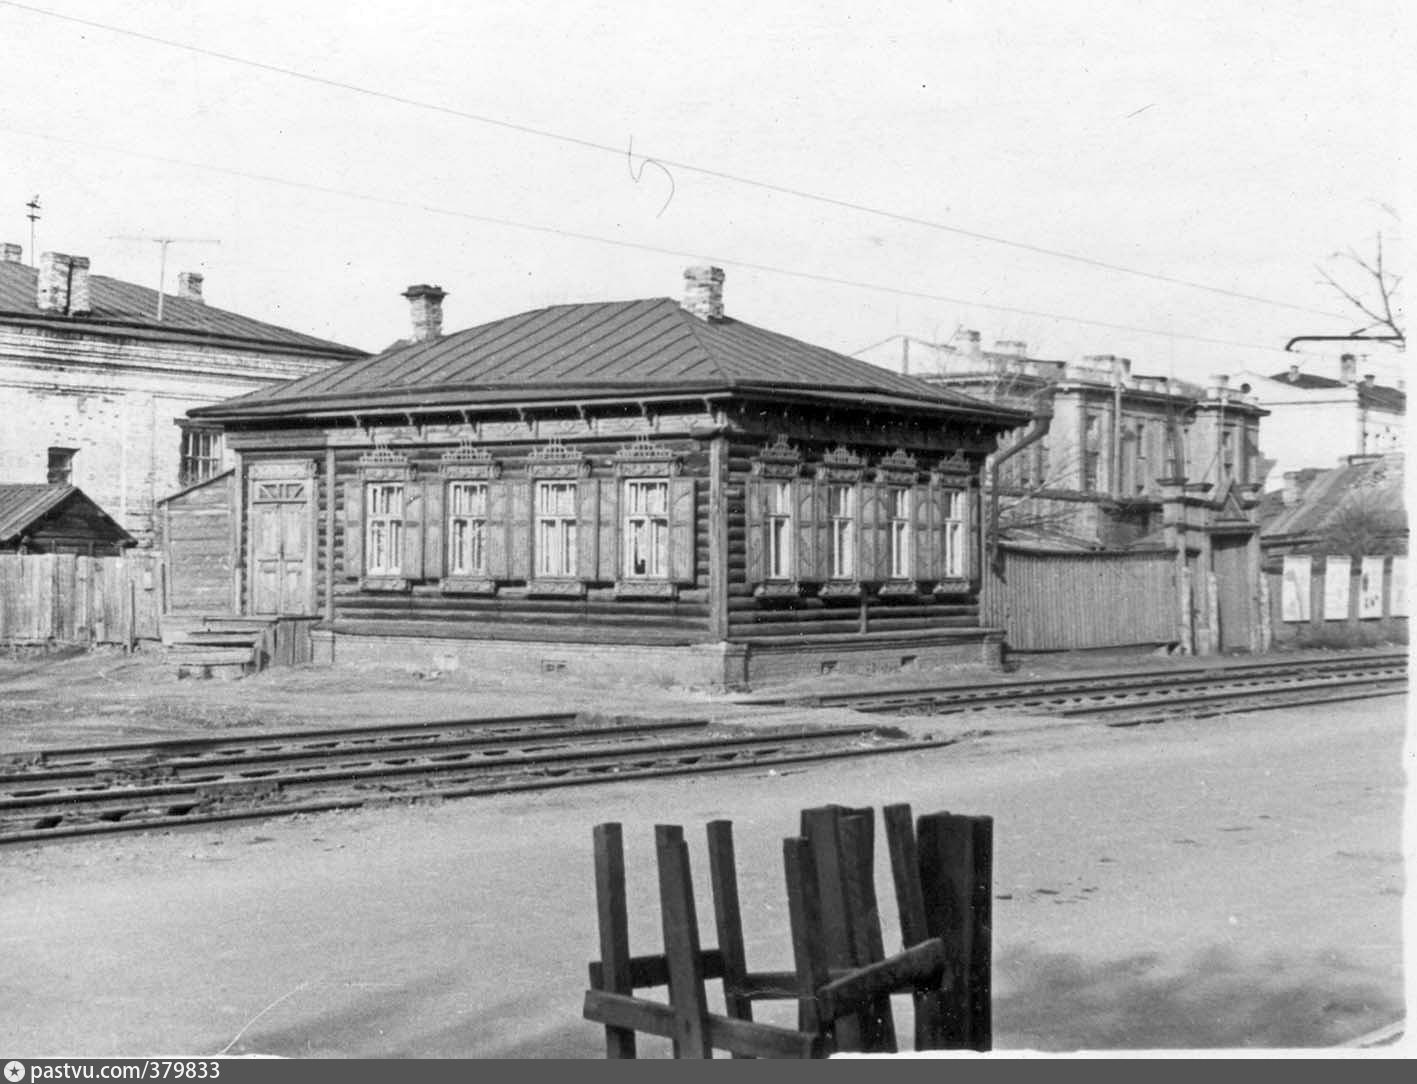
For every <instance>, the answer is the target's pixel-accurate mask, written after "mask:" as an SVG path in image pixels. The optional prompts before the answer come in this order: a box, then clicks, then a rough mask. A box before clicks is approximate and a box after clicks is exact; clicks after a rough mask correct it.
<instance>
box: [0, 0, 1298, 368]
mask: <svg viewBox="0 0 1417 1084" xmlns="http://www.w3.org/2000/svg"><path fill="white" fill-rule="evenodd" d="M0 2H3V0H0ZM0 132H7V133H9V134H10V135H19V136H26V137H29V138H32V139H43V140H48V141H50V142H54V143H64V144H68V145H70V146H76V147H83V148H85V149H87V150H99V151H105V152H108V153H111V154H120V155H125V156H128V157H133V158H141V159H144V160H146V161H150V162H161V163H162V164H163V165H170V166H182V167H184V168H187V169H195V170H201V171H203V172H208V173H220V174H224V175H226V176H230V177H240V178H243V179H245V180H250V181H259V182H261V183H264V184H276V185H282V186H284V187H287V188H298V189H302V190H304V191H307V192H318V193H320V194H321V195H328V196H341V197H343V198H346V199H353V200H360V201H362V202H365V203H376V204H381V205H383V206H387V207H402V208H405V209H410V210H416V211H423V212H426V213H428V214H435V215H443V216H445V217H448V218H458V219H463V220H466V221H469V222H482V223H486V224H488V225H492V226H504V227H507V228H510V229H516V230H526V231H529V232H532V233H542V234H551V235H554V236H557V237H568V238H571V239H573V240H577V241H589V242H592V243H594V244H601V245H614V246H615V247H617V248H627V249H633V250H635V251H637V252H651V253H654V254H655V255H659V256H676V257H679V258H682V259H689V260H699V259H707V260H710V261H712V262H713V263H715V264H722V265H726V266H729V267H739V268H744V269H747V270H750V271H760V272H763V273H765V274H771V275H783V276H786V277H788V278H797V279H806V280H808V281H810V282H822V283H827V284H829V285H832V286H845V287H849V288H852V289H861V290H873V291H875V292H877V293H884V294H893V295H895V296H897V297H910V298H916V299H919V300H923V301H940V302H944V303H946V304H950V305H965V306H968V307H970V308H978V309H988V310H990V311H992V312H1007V313H1014V314H1017V315H1021V316H1037V317H1041V318H1043V319H1047V320H1057V321H1060V322H1062V323H1065V324H1085V325H1087V326H1089V327H1101V328H1107V329H1109V330H1112V331H1126V332H1131V333H1134V334H1138V335H1156V336H1160V337H1162V338H1165V339H1173V340H1174V339H1185V340H1187V341H1189V342H1198V343H1208V344H1210V345H1213V346H1237V347H1241V348H1242V349H1245V350H1265V351H1272V352H1274V353H1278V354H1282V353H1284V352H1285V351H1284V350H1282V349H1281V348H1279V347H1277V346H1266V345H1264V344H1263V343H1247V342H1239V341H1236V340H1234V339H1214V338H1208V337H1205V336H1201V335H1187V334H1183V333H1180V332H1174V331H1163V330H1160V329H1157V328H1148V327H1138V326H1135V325H1132V324H1116V323H1109V322H1107V321H1105V320H1090V319H1088V318H1086V317H1082V316H1064V315H1062V314H1060V313H1054V312H1044V311H1041V310H1038V309H1024V308H1018V307H1016V306H1012V305H996V304H994V303H992V302H988V301H978V300H972V299H969V298H962V297H951V296H949V295H947V294H935V293H928V292H926V291H923V290H907V289H903V288H901V287H898V286H887V285H885V284H883V283H878V282H864V281H862V280H860V279H848V278H841V277H838V276H835V275H825V274H820V273H818V272H815V271H801V270H797V269H795V268H790V267H779V266H776V265H774V264H765V263H755V262H753V261H750V260H740V259H737V258H735V257H732V256H715V255H706V254H704V253H701V252H691V251H689V250H687V249H677V248H666V247H663V246H660V245H649V244H645V243H643V242H640V241H626V240H624V239H622V238H618V237H605V236H602V235H600V234H594V233H581V232H579V231H576V230H567V229H561V228H560V227H557V226H547V225H543V224H540V223H535V222H519V221H517V220H515V219H511V218H498V217H496V216H493V215H480V214H476V213H474V212H472V211H461V210H458V209H456V208H451V207H440V206H437V205H436V204H431V203H422V202H420V201H418V200H408V199H396V198H394V197H391V196H379V195H375V194H373V193H368V192H356V191H353V190H352V189H348V188H335V187H333V186H331V185H323V184H315V183H314V182H311V181H297V180H292V179H290V178H287V177H276V176H273V175H271V174H268V173H255V172H252V171H250V170H243V169H233V168H231V167H229V166H216V165H211V164H209V163H206V162H193V161H189V160H186V159H182V158H170V157H167V156H165V155H159V154H149V153H147V152H144V151H135V150H132V149H130V148H128V147H116V146H113V145H111V144H104V143H91V142H87V141H84V140H78V139H70V138H68V137H65V136H56V135H51V134H49V133H48V132H30V131H25V130H22V129H18V128H7V127H0Z"/></svg>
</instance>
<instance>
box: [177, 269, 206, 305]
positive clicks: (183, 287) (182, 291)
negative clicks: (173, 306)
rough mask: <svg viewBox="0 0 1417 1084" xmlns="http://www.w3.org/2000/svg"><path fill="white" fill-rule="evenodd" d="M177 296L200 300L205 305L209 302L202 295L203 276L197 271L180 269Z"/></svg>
mask: <svg viewBox="0 0 1417 1084" xmlns="http://www.w3.org/2000/svg"><path fill="white" fill-rule="evenodd" d="M177 296H178V297H180V298H183V299H184V300H187V301H200V302H201V303H202V304H203V305H205V304H206V303H207V302H206V299H205V298H204V297H202V276H201V275H200V274H199V273H197V272H196V271H179V272H178V273H177Z"/></svg>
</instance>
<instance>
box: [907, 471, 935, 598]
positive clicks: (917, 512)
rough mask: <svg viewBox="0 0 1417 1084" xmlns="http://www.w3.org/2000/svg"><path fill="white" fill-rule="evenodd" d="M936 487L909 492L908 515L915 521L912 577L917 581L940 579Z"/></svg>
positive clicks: (923, 487)
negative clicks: (913, 569)
mask: <svg viewBox="0 0 1417 1084" xmlns="http://www.w3.org/2000/svg"><path fill="white" fill-rule="evenodd" d="M937 491H938V487H936V486H924V485H917V486H913V487H911V490H910V515H911V518H912V519H913V520H914V521H915V537H914V539H912V543H913V545H912V549H913V550H914V551H915V552H914V554H913V556H914V558H915V571H914V576H915V578H916V579H917V580H937V579H939V578H940V572H939V568H940V544H939V540H940V528H939V522H940V516H939V512H938V510H937V508H936V506H935V500H934V498H935V493H936V492H937Z"/></svg>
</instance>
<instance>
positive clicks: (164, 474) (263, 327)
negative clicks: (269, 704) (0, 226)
mask: <svg viewBox="0 0 1417 1084" xmlns="http://www.w3.org/2000/svg"><path fill="white" fill-rule="evenodd" d="M21 257H22V251H21V249H20V246H19V245H15V244H5V245H3V246H0V405H3V415H4V420H3V424H0V482H7V483H30V484H43V483H50V484H55V485H73V486H79V487H81V488H82V489H83V490H84V492H85V493H86V494H88V495H89V496H90V497H92V498H93V500H94V501H95V502H96V503H97V504H98V505H99V506H101V507H102V508H104V509H105V510H107V511H108V512H109V513H111V514H112V515H113V517H114V518H115V519H116V520H117V521H118V522H119V523H120V524H121V525H122V526H123V527H124V528H125V529H126V530H127V531H129V532H131V534H132V535H133V536H134V537H136V538H137V539H139V541H140V542H141V543H142V544H151V543H152V541H153V539H154V521H153V516H154V510H155V507H156V504H157V501H158V500H159V499H160V498H161V497H164V496H166V495H168V494H170V493H172V492H173V491H174V490H176V489H178V488H179V487H180V486H181V485H184V484H187V483H190V482H192V481H197V480H200V479H201V478H204V477H207V476H209V475H211V474H214V473H217V472H218V471H220V470H221V469H222V468H223V465H224V463H225V461H226V459H227V454H226V452H225V450H224V449H223V447H222V442H221V436H220V433H219V432H218V431H217V430H216V429H214V428H212V427H203V426H192V425H185V424H182V423H185V415H186V413H187V411H188V410H189V409H191V408H193V407H196V406H202V405H204V404H208V403H215V402H219V401H221V400H223V399H227V398H229V397H231V396H233V395H239V394H242V393H243V392H247V391H251V390H253V389H255V388H259V387H264V386H266V385H268V384H271V383H273V382H277V381H282V380H287V379H290V378H292V377H296V376H302V375H305V374H308V373H313V372H318V371H320V370H323V369H326V368H329V367H330V366H331V365H338V364H340V363H342V362H346V361H350V360H353V359H356V358H360V357H363V356H364V352H363V351H360V350H355V349H353V348H351V347H346V346H341V345H339V344H338V343H332V342H326V341H324V340H321V339H317V338H314V337H313V336H309V335H304V334H301V333H299V332H296V331H292V330H290V329H288V328H283V327H277V326H275V325H273V324H267V323H263V322H261V321H259V320H253V319H251V318H249V317H246V316H240V315H238V314H236V313H231V312H226V311H224V310H222V309H218V308H215V307H214V306H211V305H208V304H206V301H205V299H204V297H203V295H202V276H201V275H197V274H192V273H183V274H182V275H180V276H179V278H178V291H177V294H176V295H175V296H162V297H160V296H159V295H158V292H157V291H155V290H152V289H147V288H144V287H142V286H136V285H134V284H132V283H128V282H122V281H120V280H118V279H113V278H109V277H107V276H103V275H94V274H91V273H90V268H89V260H88V259H87V258H86V257H82V256H70V255H65V254H63V253H57V252H47V253H44V254H43V255H42V256H41V257H40V261H39V265H38V266H37V267H30V266H28V265H26V264H25V263H23V262H22V260H21Z"/></svg>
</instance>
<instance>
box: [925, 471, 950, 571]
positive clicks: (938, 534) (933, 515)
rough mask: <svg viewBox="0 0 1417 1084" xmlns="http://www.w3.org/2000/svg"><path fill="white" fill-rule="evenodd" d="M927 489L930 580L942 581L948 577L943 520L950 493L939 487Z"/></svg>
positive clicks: (948, 511) (947, 511)
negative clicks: (930, 559) (931, 558)
mask: <svg viewBox="0 0 1417 1084" xmlns="http://www.w3.org/2000/svg"><path fill="white" fill-rule="evenodd" d="M928 488H929V500H930V525H931V528H932V529H931V531H930V548H931V552H932V554H933V560H934V571H933V572H931V573H930V578H931V579H934V580H942V579H944V578H945V577H946V576H948V575H949V561H948V556H949V554H948V548H947V546H946V541H945V520H946V518H948V516H949V514H950V491H949V490H947V489H945V488H944V486H941V485H932V486H930V487H928Z"/></svg>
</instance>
